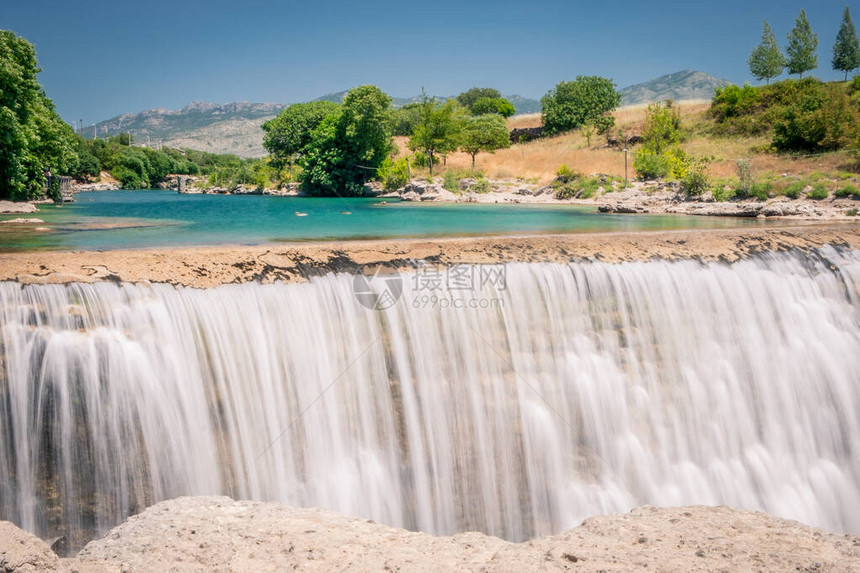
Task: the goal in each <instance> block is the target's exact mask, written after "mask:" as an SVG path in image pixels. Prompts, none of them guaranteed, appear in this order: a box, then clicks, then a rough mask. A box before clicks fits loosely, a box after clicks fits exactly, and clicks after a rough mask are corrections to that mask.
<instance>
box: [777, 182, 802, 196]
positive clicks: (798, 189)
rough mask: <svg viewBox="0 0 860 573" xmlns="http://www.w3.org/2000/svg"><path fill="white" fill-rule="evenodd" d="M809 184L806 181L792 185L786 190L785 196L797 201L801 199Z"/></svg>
mask: <svg viewBox="0 0 860 573" xmlns="http://www.w3.org/2000/svg"><path fill="white" fill-rule="evenodd" d="M806 186H807V183H806V181H795V182H794V183H792V184H791V185H789V186H788V187H786V188H785V191H784V192H783V194H784V195H785V196H786V197H788V198H789V199H797V198H799V197H800V194H801V193H802V192H803V190H804V189H806Z"/></svg>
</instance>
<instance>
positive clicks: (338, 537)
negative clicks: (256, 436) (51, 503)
mask: <svg viewBox="0 0 860 573" xmlns="http://www.w3.org/2000/svg"><path fill="white" fill-rule="evenodd" d="M166 532H169V534H168V535H165V533H166ZM858 560H860V537H857V536H854V535H837V534H834V533H829V532H827V531H824V530H821V529H815V528H812V527H808V526H806V525H803V524H801V523H798V522H796V521H789V520H785V519H778V518H775V517H771V516H769V515H767V514H764V513H759V512H752V511H744V510H740V509H734V508H730V507H725V506H719V507H705V506H694V507H677V508H657V507H651V506H644V507H640V508H636V509H634V510H632V511H631V512H630V513H627V514H625V515H606V516H596V517H590V518H588V519H586V520H585V521H583V522H582V524H581V525H580V526H579V527H576V528H574V529H571V530H569V531H566V532H564V533H560V534H558V535H553V536H549V537H543V538H540V539H535V540H533V541H527V542H524V543H511V542H508V541H504V540H502V539H499V538H497V537H491V536H487V535H484V534H482V533H474V532H470V533H459V534H457V535H454V536H450V537H436V536H433V535H429V534H427V533H420V532H412V531H406V530H403V529H396V528H393V527H388V526H385V525H381V524H378V523H374V522H373V521H370V520H363V519H356V518H350V517H345V516H343V515H340V514H337V513H334V512H330V511H325V510H320V509H298V508H292V507H288V506H284V505H280V504H277V503H260V502H250V501H233V500H232V499H230V498H227V497H184V498H178V499H174V500H171V501H166V502H162V503H159V504H157V505H155V506H153V507H150V508H149V509H147V510H146V511H144V512H143V513H141V514H140V515H137V516H134V517H131V518H129V520H128V521H127V522H126V523H124V524H123V525H120V526H118V527H116V528H114V529H113V530H111V531H110V532H109V533H107V535H105V536H104V537H103V538H102V539H97V540H94V541H92V542H90V543H89V544H88V545H87V546H86V547H85V548H84V549H83V550H82V551H81V552H80V553H79V554H78V555H77V556H76V557H74V558H68V559H59V558H58V557H57V556H56V555H55V554H54V553H53V552H52V551H51V550H50V548H49V547H48V546H47V545H46V544H45V543H44V542H42V541H41V540H39V539H38V538H36V537H34V536H32V535H29V534H27V533H25V532H23V531H21V530H20V529H17V528H16V527H14V526H13V525H12V524H10V523H8V522H0V567H2V570H3V571H4V572H8V573H30V572H33V571H54V572H58V573H59V572H71V571H77V572H79V573H97V572H99V573H109V572H110V573H113V572H120V571H122V572H125V571H177V572H186V571H188V572H190V571H230V572H233V571H236V572H239V571H261V572H262V571H283V570H287V569H301V570H302V571H331V570H334V569H336V570H341V571H343V570H350V571H351V570H358V571H371V570H380V571H381V570H383V569H385V570H394V571H397V570H404V571H439V570H457V571H570V570H576V571H578V570H583V571H606V572H607V573H608V572H612V571H630V570H632V569H637V570H638V569H642V570H646V571H652V570H653V571H691V572H692V571H753V570H755V571H778V572H782V571H784V572H792V573H796V572H798V571H801V572H807V573H812V572H815V571H831V572H834V573H836V572H843V571H844V572H847V571H854V570H856V569H855V567H856V564H857V563H858Z"/></svg>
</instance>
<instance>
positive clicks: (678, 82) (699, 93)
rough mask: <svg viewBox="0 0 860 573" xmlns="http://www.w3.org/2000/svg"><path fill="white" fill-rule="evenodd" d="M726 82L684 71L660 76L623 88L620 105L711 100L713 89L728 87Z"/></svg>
mask: <svg viewBox="0 0 860 573" xmlns="http://www.w3.org/2000/svg"><path fill="white" fill-rule="evenodd" d="M729 83H731V82H729V81H728V80H723V79H720V78H717V77H714V76H712V75H709V74H706V73H705V72H697V71H692V70H684V71H681V72H676V73H674V74H669V75H667V76H660V77H659V78H655V79H653V80H650V81H647V82H645V83H641V84H636V85H632V86H628V87H626V88H623V89H621V90H619V91H620V93H621V105H635V104H642V103H653V102H656V101H662V100H665V99H673V100H675V101H683V100H691V99H711V98H712V97H714V89H715V88H718V87H723V86H725V85H728V84H729Z"/></svg>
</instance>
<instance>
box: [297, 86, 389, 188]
mask: <svg viewBox="0 0 860 573" xmlns="http://www.w3.org/2000/svg"><path fill="white" fill-rule="evenodd" d="M390 107H391V98H390V97H388V96H387V95H386V94H384V93H383V92H382V91H381V90H380V89H379V88H377V87H376V86H369V85H368V86H360V87H357V88H354V89H352V90H350V91H349V92H347V94H346V95H345V96H344V98H343V105H342V106H341V107H340V109H339V113H337V114H332V115H329V116H327V117H326V118H324V119H323V120H322V121H321V122H320V123H319V124H318V125H317V127H316V128H315V129H313V130H312V131H311V140H310V142H309V143H308V144H307V145H306V146H305V147H304V148H303V152H304V157H302V160H301V165H302V168H303V171H302V174H301V181H302V188H303V189H304V190H305V191H306V192H307V193H309V194H311V195H341V194H346V195H359V194H361V193H362V192H363V186H364V183H365V181H366V180H367V179H368V178H369V177H370V176H372V175H374V174H375V173H376V172H377V170H378V169H379V167H380V166H381V165H382V162H383V161H385V159H386V158H387V157H388V155H389V152H390V151H391V150H392V142H391V134H390V132H389V125H388V120H389V111H390ZM288 109H289V108H288Z"/></svg>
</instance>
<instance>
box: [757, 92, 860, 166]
mask: <svg viewBox="0 0 860 573" xmlns="http://www.w3.org/2000/svg"><path fill="white" fill-rule="evenodd" d="M819 88H820V89H818V90H817V91H815V92H811V93H809V94H808V95H807V96H806V97H804V98H803V99H801V100H800V101H799V102H797V103H796V104H794V105H790V106H788V107H786V108H785V110H784V111H783V114H782V117H781V118H780V119H779V120H777V121H776V122H775V124H774V136H773V146H774V147H775V148H776V149H778V150H780V151H812V152H815V151H832V150H837V149H842V148H845V147H849V146H851V145H852V144H853V143H854V141H855V140H856V138H857V136H858V127H860V110H858V108H857V105H856V104H852V103H851V101H850V100H849V98H848V96H847V95H846V94H845V93H844V91H842V90H838V86H832V85H831V86H826V87H824V86H820V85H819Z"/></svg>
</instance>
